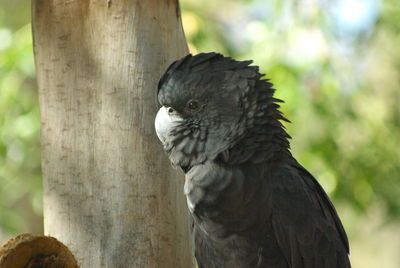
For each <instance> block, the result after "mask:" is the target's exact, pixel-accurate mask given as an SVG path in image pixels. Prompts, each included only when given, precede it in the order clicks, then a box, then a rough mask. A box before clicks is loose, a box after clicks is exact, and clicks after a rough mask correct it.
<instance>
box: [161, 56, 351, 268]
mask: <svg viewBox="0 0 400 268" xmlns="http://www.w3.org/2000/svg"><path fill="white" fill-rule="evenodd" d="M251 63H252V61H236V60H234V59H232V58H229V57H224V56H223V55H221V54H217V53H201V54H197V55H195V56H192V55H187V56H186V57H184V58H182V59H180V60H178V61H175V62H174V63H172V64H171V65H170V67H169V68H168V70H167V71H166V73H165V74H164V75H163V77H162V78H161V79H160V82H159V85H158V92H157V98H158V102H159V104H160V105H161V106H162V107H161V108H160V110H159V111H158V114H157V116H156V121H155V127H156V132H157V135H158V137H159V139H160V140H161V142H162V143H163V145H164V150H165V151H166V153H167V154H168V156H169V159H170V161H171V162H172V164H173V165H174V166H176V167H180V168H182V170H183V171H184V172H185V187H184V192H185V195H186V197H187V203H188V207H189V211H190V214H191V217H192V219H193V225H192V226H193V227H192V228H193V229H192V231H193V239H194V245H195V257H196V260H197V263H198V267H199V268H253V267H262V268H267V267H270V268H348V267H350V261H349V258H348V253H349V244H348V240H347V236H346V233H345V231H344V229H343V226H342V223H341V222H340V219H339V217H338V215H337V213H336V210H335V208H334V206H333V205H332V203H331V201H330V200H329V198H328V196H327V194H326V193H325V192H324V190H323V189H322V187H321V186H320V185H319V184H318V182H317V181H316V180H315V178H314V177H313V176H312V175H311V174H310V173H309V172H308V171H307V170H306V169H305V168H303V167H302V166H301V165H300V164H299V163H298V162H297V161H296V160H295V159H294V157H293V156H292V154H291V153H290V151H289V141H288V139H289V135H288V134H287V133H286V131H285V129H284V127H283V125H282V123H281V122H280V121H281V120H286V119H285V118H284V117H283V115H282V113H281V112H280V111H279V105H278V104H277V103H279V102H282V101H281V100H279V99H276V98H274V96H273V94H274V91H275V90H274V89H273V88H272V84H271V83H270V82H268V80H265V79H261V78H262V76H263V75H262V74H260V73H259V68H258V67H257V66H250V64H251Z"/></svg>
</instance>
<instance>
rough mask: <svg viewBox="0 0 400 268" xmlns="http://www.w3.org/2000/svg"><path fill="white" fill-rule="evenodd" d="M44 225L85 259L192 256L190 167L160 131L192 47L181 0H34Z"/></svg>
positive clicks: (177, 260)
mask: <svg viewBox="0 0 400 268" xmlns="http://www.w3.org/2000/svg"><path fill="white" fill-rule="evenodd" d="M32 4H33V34H34V48H35V59H36V70H37V81H38V87H39V96H40V97H39V98H40V108H41V121H42V168H43V177H44V217H45V221H44V225H45V233H46V234H48V235H52V236H54V237H56V238H57V239H59V240H60V241H62V242H63V243H65V244H66V245H67V246H68V247H69V248H70V249H71V251H72V252H73V254H74V255H75V256H76V257H77V260H78V263H79V265H80V266H81V268H102V267H112V268H116V267H117V268H119V267H139V268H145V267H151V268H153V267H166V268H175V267H176V268H186V267H194V265H193V258H192V252H191V242H190V239H189V224H188V216H187V209H186V202H185V201H184V196H183V187H182V184H183V179H182V175H181V174H178V173H177V172H176V171H174V170H172V168H171V167H170V164H169V162H168V160H167V157H166V156H165V155H164V153H163V152H162V148H161V145H160V144H159V143H158V141H157V139H156V136H155V132H154V127H153V125H154V117H155V114H156V108H157V107H156V101H155V99H156V97H155V96H156V88H157V81H158V79H159V78H160V76H161V74H162V72H163V71H164V70H165V68H166V67H167V65H168V64H169V63H170V62H171V61H173V60H174V59H177V58H179V57H181V56H183V55H184V54H186V53H187V46H186V42H185V38H184V34H183V30H182V26H181V19H180V13H179V6H178V1H177V0H146V1H143V0H119V1H116V0H79V1H74V0H35V1H32Z"/></svg>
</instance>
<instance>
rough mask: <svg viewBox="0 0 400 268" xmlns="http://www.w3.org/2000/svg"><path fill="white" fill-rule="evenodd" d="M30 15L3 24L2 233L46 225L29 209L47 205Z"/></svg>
mask: <svg viewBox="0 0 400 268" xmlns="http://www.w3.org/2000/svg"><path fill="white" fill-rule="evenodd" d="M11 7H15V6H14V5H12V6H7V7H3V6H2V5H0V14H4V15H6V14H7V16H10V15H11V14H9V13H8V11H9V8H11ZM21 15H22V14H21ZM4 17H6V16H4ZM27 19H28V20H29V17H27V18H24V19H23V21H24V22H23V23H21V22H19V21H18V20H16V19H15V18H14V19H10V23H9V24H6V23H5V22H4V21H1V24H0V40H1V41H0V237H2V233H6V234H8V235H14V234H17V233H20V232H22V231H31V230H36V229H39V230H40V229H41V228H31V227H30V225H31V223H32V222H31V221H32V220H33V219H32V218H31V217H30V215H32V214H33V215H34V216H33V218H35V216H36V218H35V219H40V215H41V213H42V212H41V211H42V208H41V171H40V146H39V127H40V123H39V122H40V121H39V106H38V100H37V91H36V85H35V79H34V77H35V72H34V61H33V53H32V38H31V27H30V24H29V21H27ZM20 25H23V26H22V27H21V26H20Z"/></svg>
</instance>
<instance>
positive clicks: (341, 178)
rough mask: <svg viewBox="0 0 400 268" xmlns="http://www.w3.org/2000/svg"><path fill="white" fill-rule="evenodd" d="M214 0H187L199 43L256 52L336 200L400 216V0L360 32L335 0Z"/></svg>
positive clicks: (304, 150) (189, 27)
mask: <svg viewBox="0 0 400 268" xmlns="http://www.w3.org/2000/svg"><path fill="white" fill-rule="evenodd" d="M207 2H209V4H207V5H205V4H204V3H203V2H201V3H200V2H199V1H195V0H192V1H189V0H187V1H183V4H184V12H183V19H184V26H185V30H186V32H188V33H189V34H188V35H187V36H188V41H189V43H190V48H191V49H192V50H193V52H200V51H209V50H217V51H219V52H222V53H225V54H229V55H231V56H233V57H236V58H239V59H253V60H254V61H255V64H257V65H259V66H260V67H261V69H262V70H263V72H265V73H266V74H267V78H270V79H271V80H272V82H274V84H275V88H276V89H277V96H278V97H280V98H282V99H284V100H285V102H286V103H285V104H284V105H283V107H282V108H283V110H284V112H285V114H286V115H287V117H288V118H289V119H290V120H291V121H292V122H293V123H292V124H287V127H288V129H289V133H290V134H291V135H292V136H293V137H294V139H293V141H292V148H293V150H292V151H293V153H294V155H295V156H296V157H297V159H298V160H299V161H300V162H301V163H302V164H303V165H304V166H305V167H307V168H308V169H309V170H311V171H312V172H313V173H314V174H315V176H316V177H317V179H318V180H319V181H320V183H321V184H322V185H323V186H324V188H325V189H326V190H327V192H328V193H329V194H330V195H331V196H332V197H333V198H334V199H335V200H336V202H339V203H343V204H344V205H345V206H351V207H352V208H353V209H356V210H357V211H359V212H365V211H366V210H368V209H369V208H370V207H371V206H373V205H374V204H380V205H381V208H384V209H386V210H387V215H388V216H389V217H397V218H398V217H400V199H399V196H400V187H397V186H396V185H398V184H399V183H400V165H399V159H400V150H399V148H400V103H399V101H400V91H399V90H398V88H399V78H400V73H399V70H400V65H399V64H398V63H399V59H400V50H399V49H398V48H399V47H400V44H399V42H400V41H399V40H400V31H398V27H397V26H396V25H398V23H396V22H398V20H399V17H400V8H399V5H398V4H397V6H396V4H395V3H396V2H395V1H383V2H382V4H383V8H382V9H381V11H380V13H379V10H373V11H372V12H371V14H370V16H371V17H372V19H370V20H367V19H366V21H365V23H364V24H366V25H367V26H368V27H367V26H365V25H361V26H360V29H359V30H358V31H356V30H354V29H344V30H343V29H341V28H340V27H339V25H338V23H337V22H335V19H336V18H335V16H334V14H333V13H334V10H335V3H336V4H337V2H335V1H332V2H331V3H328V2H323V1H321V3H320V4H318V3H317V2H316V1H303V2H308V5H307V4H304V5H302V4H300V3H299V4H296V3H295V2H293V1H271V2H269V3H268V1H228V0H225V1H218V3H214V2H213V3H211V1H207ZM339 2H340V1H339ZM221 6H223V7H224V10H223V11H222V9H221ZM375 13H376V14H375ZM186 16H188V17H186ZM374 16H376V17H375V18H374ZM371 20H372V23H371ZM193 22H195V23H193ZM210 29H211V30H210ZM346 30H348V31H350V32H349V33H347V34H346V32H345V31H346ZM232 36H233V37H232ZM215 42H218V45H217V46H216V45H215V44H214V43H215Z"/></svg>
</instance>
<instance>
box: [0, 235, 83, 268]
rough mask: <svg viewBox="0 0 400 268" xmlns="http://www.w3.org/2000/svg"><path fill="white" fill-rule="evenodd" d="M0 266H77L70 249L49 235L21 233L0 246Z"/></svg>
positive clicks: (40, 267)
mask: <svg viewBox="0 0 400 268" xmlns="http://www.w3.org/2000/svg"><path fill="white" fill-rule="evenodd" d="M0 268H79V266H78V264H77V263H76V260H75V258H74V256H73V255H72V253H71V251H69V249H68V248H67V247H66V246H65V245H64V244H62V243H61V242H60V241H58V240H57V239H55V238H54V237H50V236H34V235H30V234H21V235H18V236H16V237H14V238H11V239H10V240H8V241H7V242H6V243H4V244H3V245H2V246H1V247H0Z"/></svg>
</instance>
